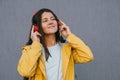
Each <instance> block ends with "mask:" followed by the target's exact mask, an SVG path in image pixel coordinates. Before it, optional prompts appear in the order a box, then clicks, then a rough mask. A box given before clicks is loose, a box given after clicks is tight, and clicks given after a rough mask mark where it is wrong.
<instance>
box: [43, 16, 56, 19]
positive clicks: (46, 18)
mask: <svg viewBox="0 0 120 80" xmlns="http://www.w3.org/2000/svg"><path fill="white" fill-rule="evenodd" d="M50 18H55V17H54V16H51V17H50ZM42 19H48V18H46V17H45V18H42Z"/></svg>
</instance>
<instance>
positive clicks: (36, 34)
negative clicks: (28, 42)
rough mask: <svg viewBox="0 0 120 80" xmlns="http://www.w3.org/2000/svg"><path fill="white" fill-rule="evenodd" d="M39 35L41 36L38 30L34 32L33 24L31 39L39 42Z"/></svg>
mask: <svg viewBox="0 0 120 80" xmlns="http://www.w3.org/2000/svg"><path fill="white" fill-rule="evenodd" d="M40 37H41V34H40V33H39V32H37V31H35V32H34V25H33V27H32V30H31V39H32V41H38V42H40Z"/></svg>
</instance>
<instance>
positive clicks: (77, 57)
mask: <svg viewBox="0 0 120 80" xmlns="http://www.w3.org/2000/svg"><path fill="white" fill-rule="evenodd" d="M66 40H67V41H68V43H69V44H70V46H71V47H72V54H73V59H74V62H75V63H87V62H89V61H91V60H93V59H94V57H93V54H92V51H91V50H90V48H89V47H88V46H87V45H86V44H85V43H84V42H83V41H82V40H81V39H80V38H78V37H77V36H75V35H74V34H73V33H71V34H70V35H69V36H68V37H67V38H66Z"/></svg>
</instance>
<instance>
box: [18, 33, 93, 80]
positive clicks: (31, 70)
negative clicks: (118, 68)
mask: <svg viewBox="0 0 120 80" xmlns="http://www.w3.org/2000/svg"><path fill="white" fill-rule="evenodd" d="M66 40H67V43H65V44H64V45H63V46H62V75H63V80H74V64H75V63H87V62H89V61H91V60H93V58H94V57H93V54H92V52H91V50H90V48H89V47H88V46H87V45H85V43H84V42H83V41H82V40H81V39H80V38H78V37H77V36H75V35H74V34H73V33H71V34H70V35H69V36H68V37H67V38H66ZM41 50H42V44H40V43H39V42H37V41H35V42H33V43H32V44H31V45H30V46H23V47H22V55H21V58H20V60H19V63H18V68H17V69H18V72H19V74H20V75H21V76H24V77H28V78H29V80H46V71H45V70H46V69H45V61H44V58H43V55H41Z"/></svg>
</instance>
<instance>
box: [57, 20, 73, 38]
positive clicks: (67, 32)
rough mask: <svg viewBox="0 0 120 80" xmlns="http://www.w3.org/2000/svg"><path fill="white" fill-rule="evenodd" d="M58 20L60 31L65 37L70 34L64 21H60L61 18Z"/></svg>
mask: <svg viewBox="0 0 120 80" xmlns="http://www.w3.org/2000/svg"><path fill="white" fill-rule="evenodd" d="M60 22H61V25H60V26H59V29H60V32H61V33H62V35H63V36H64V37H66V38H67V36H68V35H69V34H71V31H70V29H69V27H68V26H67V25H66V24H65V23H64V22H62V21H61V20H60Z"/></svg>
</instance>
